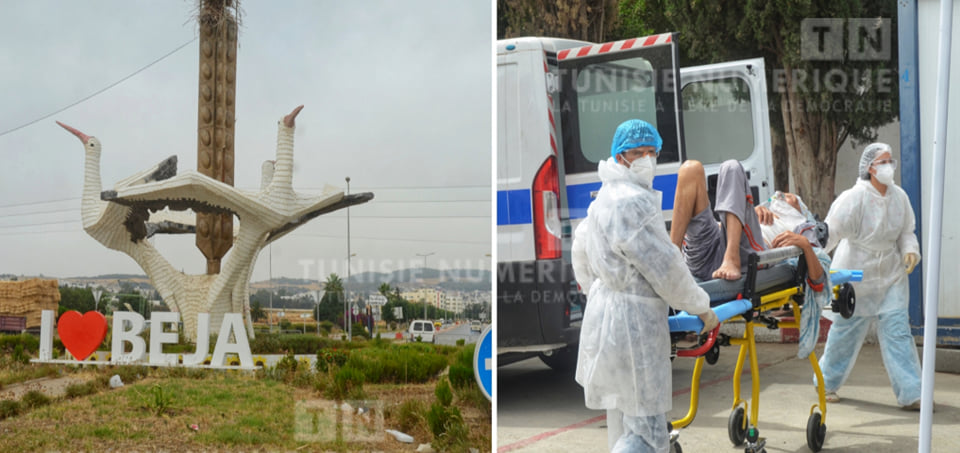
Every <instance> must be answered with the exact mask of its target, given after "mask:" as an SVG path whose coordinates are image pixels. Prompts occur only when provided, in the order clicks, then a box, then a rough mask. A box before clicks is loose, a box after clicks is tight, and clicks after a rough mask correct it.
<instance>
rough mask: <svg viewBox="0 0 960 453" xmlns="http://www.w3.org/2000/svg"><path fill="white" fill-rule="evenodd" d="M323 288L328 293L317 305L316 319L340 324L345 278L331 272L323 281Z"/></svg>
mask: <svg viewBox="0 0 960 453" xmlns="http://www.w3.org/2000/svg"><path fill="white" fill-rule="evenodd" d="M323 289H324V290H325V291H326V293H324V295H323V299H321V300H320V304H318V305H317V308H316V309H317V311H318V312H317V313H315V315H316V318H315V319H318V320H320V321H330V322H333V323H334V324H340V323H341V322H342V318H343V300H344V297H343V280H342V279H340V277H339V276H338V275H337V274H330V276H329V277H327V281H326V282H324V283H323Z"/></svg>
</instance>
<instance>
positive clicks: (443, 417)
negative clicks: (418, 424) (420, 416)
mask: <svg viewBox="0 0 960 453" xmlns="http://www.w3.org/2000/svg"><path fill="white" fill-rule="evenodd" d="M456 423H460V424H463V417H462V416H461V415H460V409H457V408H456V407H445V406H444V405H442V404H440V403H439V402H437V403H433V404H431V405H430V410H429V411H427V426H429V427H430V432H431V433H433V436H434V437H437V438H439V437H441V436H442V435H443V434H444V433H445V432H447V428H448V427H449V426H450V425H451V424H456Z"/></svg>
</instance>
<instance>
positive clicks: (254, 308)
mask: <svg viewBox="0 0 960 453" xmlns="http://www.w3.org/2000/svg"><path fill="white" fill-rule="evenodd" d="M250 319H251V320H252V321H253V322H258V321H262V320H264V319H267V312H266V311H264V309H263V305H262V304H261V303H260V301H259V300H257V301H253V302H251V303H250Z"/></svg>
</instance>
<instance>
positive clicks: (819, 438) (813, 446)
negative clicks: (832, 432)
mask: <svg viewBox="0 0 960 453" xmlns="http://www.w3.org/2000/svg"><path fill="white" fill-rule="evenodd" d="M820 420H821V418H820V413H819V412H814V413H812V414H810V418H809V419H808V420H807V447H810V450H811V451H813V452H818V451H820V449H821V448H823V439H824V438H826V437H827V425H826V423H823V424H821V423H820Z"/></svg>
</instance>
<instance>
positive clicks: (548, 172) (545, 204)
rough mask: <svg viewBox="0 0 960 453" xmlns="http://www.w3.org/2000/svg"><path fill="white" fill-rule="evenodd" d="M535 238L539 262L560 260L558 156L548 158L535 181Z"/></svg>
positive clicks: (538, 171)
mask: <svg viewBox="0 0 960 453" xmlns="http://www.w3.org/2000/svg"><path fill="white" fill-rule="evenodd" d="M533 238H534V242H535V243H536V254H537V259H538V260H545V259H558V258H560V256H561V253H562V252H561V249H560V181H559V178H558V176H557V157H556V156H549V157H547V160H546V161H545V162H544V163H543V165H541V166H540V169H539V170H537V175H536V177H534V179H533Z"/></svg>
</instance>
